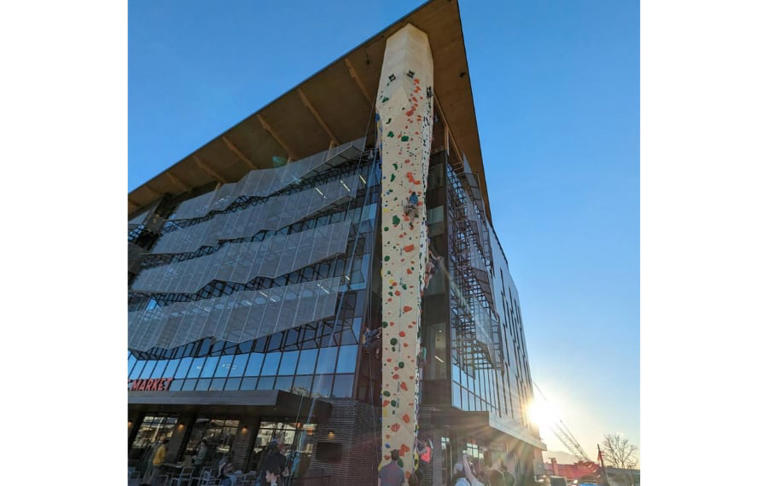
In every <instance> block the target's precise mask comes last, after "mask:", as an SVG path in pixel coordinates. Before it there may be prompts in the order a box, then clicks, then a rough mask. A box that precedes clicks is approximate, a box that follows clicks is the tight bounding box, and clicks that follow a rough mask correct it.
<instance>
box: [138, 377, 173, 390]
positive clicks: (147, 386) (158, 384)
mask: <svg viewBox="0 0 768 486" xmlns="http://www.w3.org/2000/svg"><path fill="white" fill-rule="evenodd" d="M172 381H173V378H151V379H148V380H128V385H129V386H130V387H131V391H166V390H168V389H169V388H170V387H171V382H172Z"/></svg>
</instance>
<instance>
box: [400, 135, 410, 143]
mask: <svg viewBox="0 0 768 486" xmlns="http://www.w3.org/2000/svg"><path fill="white" fill-rule="evenodd" d="M400 140H401V141H402V142H407V141H408V135H403V136H402V137H400Z"/></svg>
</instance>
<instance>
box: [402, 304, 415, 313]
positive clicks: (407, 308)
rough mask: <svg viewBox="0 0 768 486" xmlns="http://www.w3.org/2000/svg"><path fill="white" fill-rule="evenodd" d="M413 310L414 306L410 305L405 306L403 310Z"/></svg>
mask: <svg viewBox="0 0 768 486" xmlns="http://www.w3.org/2000/svg"><path fill="white" fill-rule="evenodd" d="M412 310H413V307H411V306H410V305H406V306H403V312H410V311H412Z"/></svg>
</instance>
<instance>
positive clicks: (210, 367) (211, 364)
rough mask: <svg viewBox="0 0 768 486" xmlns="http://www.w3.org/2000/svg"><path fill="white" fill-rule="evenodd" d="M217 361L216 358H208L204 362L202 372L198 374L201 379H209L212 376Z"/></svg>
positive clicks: (217, 358)
mask: <svg viewBox="0 0 768 486" xmlns="http://www.w3.org/2000/svg"><path fill="white" fill-rule="evenodd" d="M218 361H219V357H218V356H209V357H208V358H207V359H206V360H205V365H204V366H203V371H202V373H200V377H201V378H210V377H212V376H213V372H214V371H215V370H216V364H217V363H218Z"/></svg>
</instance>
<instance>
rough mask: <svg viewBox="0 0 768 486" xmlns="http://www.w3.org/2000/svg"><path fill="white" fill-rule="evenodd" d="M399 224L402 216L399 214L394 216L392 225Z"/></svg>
mask: <svg viewBox="0 0 768 486" xmlns="http://www.w3.org/2000/svg"><path fill="white" fill-rule="evenodd" d="M398 224H400V218H398V217H397V215H394V216H392V225H393V226H397V225H398Z"/></svg>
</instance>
